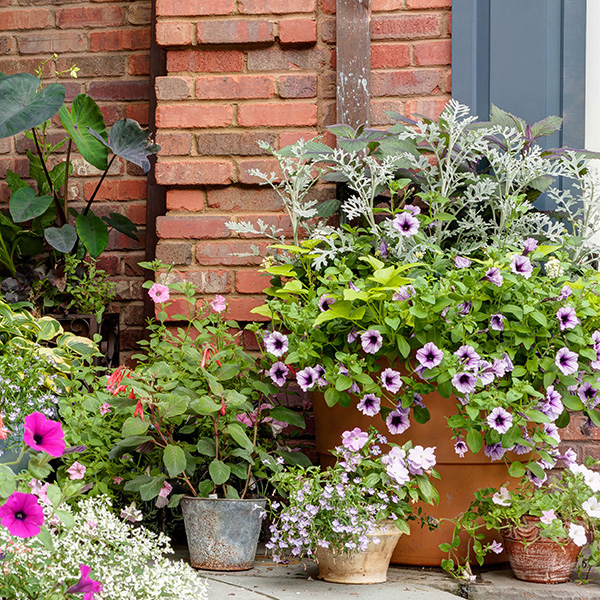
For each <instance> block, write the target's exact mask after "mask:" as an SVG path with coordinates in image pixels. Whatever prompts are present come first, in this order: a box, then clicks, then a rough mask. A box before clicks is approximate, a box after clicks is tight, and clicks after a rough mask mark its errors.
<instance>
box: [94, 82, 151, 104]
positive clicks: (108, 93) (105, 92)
mask: <svg viewBox="0 0 600 600" xmlns="http://www.w3.org/2000/svg"><path fill="white" fill-rule="evenodd" d="M88 93H89V95H90V96H91V97H92V98H94V100H127V101H130V100H147V99H148V94H149V90H148V81H110V82H109V81H92V82H91V83H90V84H89V86H88Z"/></svg>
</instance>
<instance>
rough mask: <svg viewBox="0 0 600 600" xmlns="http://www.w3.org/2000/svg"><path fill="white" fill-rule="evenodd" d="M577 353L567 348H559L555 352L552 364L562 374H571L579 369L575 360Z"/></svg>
mask: <svg viewBox="0 0 600 600" xmlns="http://www.w3.org/2000/svg"><path fill="white" fill-rule="evenodd" d="M578 358H579V357H578V355H577V354H575V352H571V351H570V350H569V349H568V348H561V349H560V350H559V351H558V352H557V353H556V358H555V359H554V364H555V365H556V366H557V367H558V368H559V370H560V372H561V373H562V374H563V375H573V373H576V372H577V371H578V370H579V363H578V362H577V359H578Z"/></svg>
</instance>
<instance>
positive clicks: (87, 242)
mask: <svg viewBox="0 0 600 600" xmlns="http://www.w3.org/2000/svg"><path fill="white" fill-rule="evenodd" d="M76 225H77V233H78V234H79V238H80V239H81V241H82V242H83V245H84V246H85V247H86V249H87V251H88V252H89V253H90V256H91V257H92V258H98V256H100V254H102V252H103V251H104V249H105V248H106V245H107V244H108V228H107V227H106V225H105V223H104V221H103V220H102V219H100V218H98V217H97V216H96V215H92V214H88V215H84V214H81V215H78V216H77V222H76Z"/></svg>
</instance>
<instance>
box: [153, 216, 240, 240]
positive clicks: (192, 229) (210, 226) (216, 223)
mask: <svg viewBox="0 0 600 600" xmlns="http://www.w3.org/2000/svg"><path fill="white" fill-rule="evenodd" d="M228 220H229V219H228V218H227V217H207V216H201V217H193V216H185V217H176V216H173V217H172V216H166V217H158V219H157V220H156V232H157V234H158V237H160V238H162V239H169V238H171V239H193V240H205V239H222V238H228V237H229V236H230V235H231V231H230V230H229V229H227V227H225V223H226V222H227V221H228Z"/></svg>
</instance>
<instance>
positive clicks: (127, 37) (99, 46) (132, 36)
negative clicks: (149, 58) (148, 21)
mask: <svg viewBox="0 0 600 600" xmlns="http://www.w3.org/2000/svg"><path fill="white" fill-rule="evenodd" d="M89 38H90V51H92V52H110V51H112V50H146V49H148V48H150V30H149V29H119V30H116V31H115V30H113V31H91V32H90V34H89Z"/></svg>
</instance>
